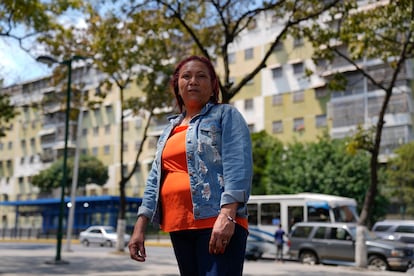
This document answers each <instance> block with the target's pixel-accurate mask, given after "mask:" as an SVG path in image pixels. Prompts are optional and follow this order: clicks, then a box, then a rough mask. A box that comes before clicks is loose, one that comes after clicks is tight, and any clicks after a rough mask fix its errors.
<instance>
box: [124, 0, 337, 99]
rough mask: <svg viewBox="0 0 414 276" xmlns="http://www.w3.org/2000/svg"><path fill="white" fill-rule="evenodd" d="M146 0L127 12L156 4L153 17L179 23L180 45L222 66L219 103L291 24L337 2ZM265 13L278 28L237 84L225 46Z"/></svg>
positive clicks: (242, 82) (263, 63)
mask: <svg viewBox="0 0 414 276" xmlns="http://www.w3.org/2000/svg"><path fill="white" fill-rule="evenodd" d="M148 2H149V4H147V5H143V6H141V5H137V6H134V7H132V9H131V14H133V13H135V12H138V11H140V10H141V9H148V7H153V6H154V5H155V6H157V7H159V10H163V12H162V13H160V14H159V15H160V16H161V17H160V18H159V19H157V20H158V21H160V22H167V23H168V24H171V22H172V23H174V22H176V24H177V25H178V26H180V28H179V29H178V28H177V29H176V32H177V33H178V34H180V42H181V44H182V45H183V47H188V48H193V49H197V52H198V53H199V54H202V55H204V56H206V57H208V58H210V59H211V60H213V61H215V62H216V63H217V65H218V67H222V70H221V71H222V78H221V79H220V82H219V84H220V89H221V92H222V102H224V103H229V102H230V100H231V99H232V98H233V97H234V96H235V95H236V94H237V93H238V92H240V90H241V89H242V88H243V87H244V85H246V84H247V83H248V82H249V81H250V80H252V79H253V78H254V77H255V76H256V75H257V74H258V73H259V72H260V71H261V70H262V69H263V68H264V67H266V61H267V60H268V58H269V57H270V56H271V54H272V53H273V50H274V49H275V47H276V46H277V45H278V44H279V43H280V42H281V41H282V40H283V39H284V38H285V36H286V35H287V33H288V31H289V30H290V29H291V28H292V27H293V26H295V25H298V24H300V23H302V22H306V21H308V20H312V19H313V18H315V17H317V16H319V15H320V14H321V13H322V12H324V11H326V10H329V9H330V8H332V7H333V6H335V4H336V3H338V2H341V1H339V0H332V1H318V0H283V1H276V0H273V1H260V3H257V2H256V1H240V0H231V1H218V0H210V1H201V0H199V1H176V0H173V1H165V0H158V1H148ZM265 13H270V14H271V15H272V16H274V18H279V20H278V23H279V24H280V26H281V28H280V30H279V32H277V33H275V34H274V37H273V38H272V39H271V40H270V42H269V46H268V48H267V49H265V53H264V54H263V58H261V59H260V60H259V61H258V62H257V64H255V66H254V67H252V69H251V70H249V73H247V74H246V75H245V76H243V77H242V78H241V79H240V80H239V81H238V82H237V83H233V78H231V77H232V75H231V72H230V61H229V49H230V47H231V46H232V44H236V43H237V40H238V39H239V37H241V35H242V34H243V32H245V31H246V30H248V29H249V28H250V27H252V26H254V24H255V20H257V19H258V17H259V16H261V15H263V14H265ZM165 17H166V19H165ZM168 20H169V21H168ZM191 42H192V43H191Z"/></svg>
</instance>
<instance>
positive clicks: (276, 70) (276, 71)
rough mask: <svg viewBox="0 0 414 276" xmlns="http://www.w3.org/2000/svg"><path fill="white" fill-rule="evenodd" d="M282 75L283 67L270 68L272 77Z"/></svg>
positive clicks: (276, 77) (275, 77)
mask: <svg viewBox="0 0 414 276" xmlns="http://www.w3.org/2000/svg"><path fill="white" fill-rule="evenodd" d="M282 76H283V69H282V66H279V67H275V68H272V78H273V79H278V78H281V77H282Z"/></svg>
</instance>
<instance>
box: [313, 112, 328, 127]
mask: <svg viewBox="0 0 414 276" xmlns="http://www.w3.org/2000/svg"><path fill="white" fill-rule="evenodd" d="M326 125H327V124H326V114H322V115H316V117H315V126H316V127H317V128H322V127H326Z"/></svg>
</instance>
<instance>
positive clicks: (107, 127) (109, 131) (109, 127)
mask: <svg viewBox="0 0 414 276" xmlns="http://www.w3.org/2000/svg"><path fill="white" fill-rule="evenodd" d="M105 134H111V125H109V124H108V125H105Z"/></svg>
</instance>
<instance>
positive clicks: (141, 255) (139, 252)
mask: <svg viewBox="0 0 414 276" xmlns="http://www.w3.org/2000/svg"><path fill="white" fill-rule="evenodd" d="M147 224H148V218H147V217H145V216H139V217H138V219H137V222H136V223H135V226H134V232H133V233H132V235H131V239H130V241H129V244H128V248H129V254H130V256H131V259H133V260H135V261H138V262H145V258H146V257H147V255H146V253H145V245H144V242H145V229H146V227H147Z"/></svg>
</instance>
